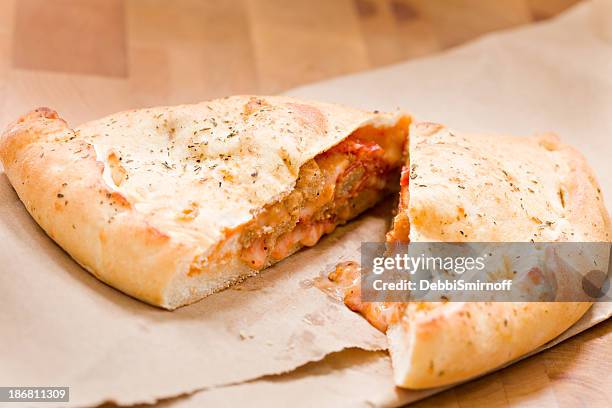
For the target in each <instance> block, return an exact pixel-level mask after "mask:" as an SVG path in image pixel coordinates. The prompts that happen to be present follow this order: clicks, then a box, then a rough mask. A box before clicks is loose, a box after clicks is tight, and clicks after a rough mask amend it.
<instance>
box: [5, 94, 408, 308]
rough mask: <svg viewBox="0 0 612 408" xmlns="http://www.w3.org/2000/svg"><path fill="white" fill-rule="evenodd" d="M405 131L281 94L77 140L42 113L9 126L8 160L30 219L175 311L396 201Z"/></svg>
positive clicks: (402, 124) (144, 118) (113, 277)
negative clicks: (387, 200)
mask: <svg viewBox="0 0 612 408" xmlns="http://www.w3.org/2000/svg"><path fill="white" fill-rule="evenodd" d="M410 121H411V119H410V117H409V116H408V115H405V114H399V113H398V114H382V113H378V112H374V113H370V112H364V111H360V110H355V109H350V108H346V107H342V106H338V105H332V104H326V103H317V102H304V101H299V100H295V99H292V98H287V97H276V96H274V97H259V96H235V97H229V98H224V99H217V100H213V101H209V102H203V103H199V104H194V105H181V106H174V107H158V108H149V109H140V110H131V111H126V112H121V113H117V114H114V115H110V116H108V117H105V118H103V119H100V120H95V121H92V122H89V123H86V124H84V125H82V126H79V127H77V128H71V127H69V126H68V124H67V123H66V121H64V120H63V119H62V118H60V117H59V116H58V114H57V113H56V112H54V111H52V110H50V109H47V108H40V109H37V110H35V111H33V112H31V113H29V114H27V115H25V116H23V117H21V118H20V119H19V120H17V121H16V122H15V123H13V124H12V125H10V126H9V128H8V129H7V130H6V132H5V133H4V134H3V135H2V137H1V139H0V159H1V161H2V163H3V165H4V169H5V172H6V174H7V176H8V178H9V180H10V182H11V184H12V185H13V187H14V188H15V190H16V192H17V194H18V195H19V197H20V199H21V201H22V202H23V203H24V205H25V207H26V209H27V210H28V211H29V213H30V214H31V215H32V217H33V218H34V219H35V220H36V222H37V223H38V224H39V225H40V226H41V227H42V228H43V229H44V230H45V232H46V233H47V234H48V235H49V236H50V237H51V238H52V239H54V240H55V241H56V242H57V243H58V244H59V245H60V246H61V247H62V248H64V249H65V250H66V252H68V253H69V254H70V255H71V256H72V257H73V258H74V259H75V260H76V261H77V262H78V263H79V264H81V265H82V266H83V267H84V268H85V269H87V270H88V271H89V272H91V273H92V274H93V275H95V276H96V277H97V278H99V279H100V280H102V281H104V282H106V283H108V284H109V285H111V286H113V287H115V288H117V289H119V290H121V291H123V292H125V293H127V294H129V295H131V296H133V297H136V298H138V299H141V300H143V301H145V302H148V303H150V304H153V305H157V306H161V307H164V308H167V309H174V308H177V307H179V306H183V305H186V304H189V303H192V302H195V301H197V300H199V299H201V298H203V297H205V296H207V295H209V294H211V293H213V292H215V291H218V290H221V289H224V288H226V287H228V286H229V285H231V284H233V283H235V282H238V281H240V280H242V279H244V278H245V277H247V276H250V275H253V274H255V273H257V272H258V271H259V270H261V269H263V268H265V267H267V266H269V265H271V264H273V263H275V262H277V261H279V260H281V259H283V258H285V257H287V256H289V255H290V254H291V253H293V252H295V251H296V250H298V249H299V248H300V247H302V246H312V245H314V244H315V243H316V242H317V241H318V240H319V239H320V237H321V236H322V235H323V234H326V233H329V232H331V231H332V230H334V228H335V227H336V226H337V225H340V224H343V223H345V222H347V221H348V220H350V219H351V218H353V217H355V216H357V215H358V214H359V213H361V212H363V211H364V210H366V209H367V208H370V207H372V206H373V205H374V204H376V203H377V202H378V201H379V200H380V199H381V198H382V197H384V196H385V195H386V194H388V193H389V192H391V191H394V190H395V191H397V185H398V180H399V172H400V168H401V166H402V164H403V162H404V151H405V143H406V140H407V132H408V128H409V124H410Z"/></svg>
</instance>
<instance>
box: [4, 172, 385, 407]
mask: <svg viewBox="0 0 612 408" xmlns="http://www.w3.org/2000/svg"><path fill="white" fill-rule="evenodd" d="M389 209H390V207H389V206H388V205H387V207H386V211H381V210H380V209H379V210H378V211H373V212H370V213H368V215H367V216H365V217H363V218H362V219H360V220H359V221H358V222H356V223H353V224H350V225H348V226H346V227H342V228H340V229H339V230H337V231H336V232H335V233H334V234H332V235H331V236H329V237H327V238H326V239H324V240H323V241H321V242H320V244H319V245H317V246H316V247H315V248H312V249H309V250H305V251H301V252H300V253H298V254H296V255H294V256H292V257H291V258H290V259H287V261H286V262H281V263H279V264H277V265H276V266H275V267H273V268H270V269H268V270H266V272H265V273H262V274H260V275H259V276H257V277H254V278H251V279H248V280H247V281H245V282H244V283H243V284H241V285H238V286H236V287H234V288H232V289H229V290H226V291H224V292H221V293H219V294H216V295H214V296H209V297H208V298H206V299H204V300H203V301H201V302H199V303H197V304H195V305H191V306H188V307H185V308H182V309H179V310H176V311H174V312H168V311H164V310H161V309H157V308H154V307H152V306H148V305H146V304H144V303H141V302H139V301H137V300H134V299H132V298H129V297H128V296H126V295H123V294H122V293H120V292H118V291H116V290H114V289H113V288H111V287H109V286H106V285H104V284H103V283H101V282H99V281H98V280H96V279H95V278H94V277H92V276H91V275H89V273H87V272H85V271H84V270H83V269H81V268H80V267H79V266H78V265H77V264H76V263H75V262H74V261H73V260H72V259H71V258H70V257H69V256H68V255H67V254H66V253H65V252H63V251H62V250H61V249H60V248H59V247H58V246H57V245H55V243H54V242H53V241H52V240H51V239H50V238H48V237H47V236H46V235H45V234H44V232H43V231H42V230H41V229H40V228H39V227H38V226H37V224H36V223H35V222H34V221H33V220H32V219H31V218H30V216H29V215H28V213H27V212H26V210H25V209H24V207H23V206H22V204H21V202H20V201H19V199H18V197H17V195H16V194H15V192H14V191H13V189H12V187H11V186H10V184H9V183H8V180H7V178H6V176H5V175H4V174H3V173H0V268H1V273H0V311H1V313H0V330H1V332H0V333H1V334H0V362H1V363H0V384H7V385H20V386H51V385H55V386H69V387H71V389H70V402H71V405H74V406H85V405H96V404H99V403H102V402H104V401H107V400H108V401H114V402H117V403H119V404H133V403H137V402H154V401H155V400H156V399H158V398H162V397H170V396H175V395H179V394H183V393H188V392H192V391H194V390H196V389H201V388H205V387H214V386H220V385H223V384H233V383H238V382H241V381H245V380H251V379H254V378H257V377H261V376H263V375H268V374H275V373H282V372H287V371H290V370H293V369H294V368H296V367H298V366H301V365H303V364H305V363H307V362H309V361H316V360H320V359H322V358H323V357H324V356H325V355H326V354H328V353H331V352H334V351H339V350H342V349H343V348H345V347H360V348H363V349H367V350H380V349H384V348H385V347H386V339H385V337H384V336H383V335H382V334H381V333H379V332H378V331H377V330H375V329H373V328H372V327H371V326H370V325H369V324H368V323H367V322H365V321H364V320H363V319H361V318H360V317H359V316H357V315H355V314H354V313H352V312H350V311H348V309H346V308H345V307H344V305H342V304H340V303H339V302H337V301H331V300H330V299H328V297H327V295H326V294H325V293H323V292H321V291H320V290H319V289H317V288H316V287H313V285H312V278H315V277H317V276H319V275H321V274H322V273H324V272H325V271H329V270H331V268H332V267H333V265H335V264H336V263H337V262H338V261H340V260H342V259H347V257H348V258H352V259H354V258H355V257H357V256H358V249H359V243H360V242H361V241H364V240H372V239H375V240H380V239H383V236H384V232H385V230H386V229H387V228H388V219H389V216H388V212H389V211H388V210H389ZM382 210H385V208H382ZM58 405H62V406H63V405H65V404H58ZM45 406H47V403H46V404H45ZM48 406H53V404H48Z"/></svg>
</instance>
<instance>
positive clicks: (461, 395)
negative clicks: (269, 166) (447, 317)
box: [0, 0, 612, 407]
mask: <svg viewBox="0 0 612 408" xmlns="http://www.w3.org/2000/svg"><path fill="white" fill-rule="evenodd" d="M574 3H576V0H504V1H496V0H291V1H287V0H235V1H198V0H173V1H169V0H0V126H2V127H4V126H5V125H6V124H7V123H8V122H9V121H11V120H13V119H15V118H16V117H17V116H18V115H19V114H21V113H24V112H26V111H28V110H30V109H31V108H33V107H36V106H51V107H53V108H54V109H57V110H58V111H59V112H60V113H61V114H62V115H63V116H64V117H66V118H67V119H68V120H69V121H70V122H72V123H79V122H82V121H85V120H89V119H93V118H96V117H99V116H101V115H105V114H108V113H112V112H115V111H118V110H122V109H128V108H133V107H141V106H152V105H160V104H178V103H188V102H195V101H200V100H205V99H210V98H214V97H218V96H225V95H229V94H240V93H262V94H272V93H277V92H281V91H283V90H285V89H287V88H290V87H293V86H296V85H301V84H304V83H308V82H312V81H317V80H321V79H325V78H329V77H333V76H337V75H342V74H347V73H352V72H357V71H362V70H366V69H370V68H374V67H378V66H382V65H386V64H391V63H394V62H398V61H403V60H407V59H410V58H414V57H418V56H423V55H428V54H432V53H436V52H438V51H440V50H443V49H445V48H448V47H452V46H456V45H458V44H461V43H464V42H466V41H468V40H470V39H473V38H475V37H477V36H480V35H482V34H484V33H487V32H490V31H494V30H499V29H505V28H509V27H515V26H518V25H521V24H528V23H531V22H533V21H538V20H542V19H546V18H549V17H551V16H554V15H556V14H558V13H559V12H561V11H563V10H564V9H566V8H567V7H569V6H571V5H572V4H574ZM415 406H418V407H438V406H442V407H498V406H499V407H506V406H513V407H514V406H520V407H576V406H585V407H610V406H612V323H610V321H608V322H604V323H602V324H599V325H598V326H596V327H594V328H592V329H590V330H588V331H587V332H585V333H583V334H581V335H578V336H576V337H574V338H572V339H571V340H569V341H566V342H565V343H562V344H561V345H559V346H556V347H554V348H553V349H551V350H548V351H546V352H543V353H541V354H539V355H537V356H534V357H532V358H529V359H527V360H525V361H523V362H520V363H518V364H516V365H513V366H511V367H509V368H506V369H504V370H502V371H499V372H497V373H494V374H491V375H488V376H486V377H484V378H483V379H481V380H477V381H473V382H471V383H468V384H465V385H463V386H460V387H457V388H455V389H452V390H449V391H447V392H444V393H442V394H440V395H438V396H435V397H432V398H429V399H427V400H425V401H422V402H420V403H418V404H416V405H415Z"/></svg>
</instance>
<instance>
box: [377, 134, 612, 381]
mask: <svg viewBox="0 0 612 408" xmlns="http://www.w3.org/2000/svg"><path fill="white" fill-rule="evenodd" d="M410 139H411V140H410V160H411V168H410V172H411V173H410V180H409V186H406V187H404V189H405V190H409V194H408V195H407V196H408V197H409V203H407V206H404V207H403V208H400V211H403V214H400V215H399V216H400V217H404V218H406V219H407V221H406V222H408V223H409V225H410V241H411V242H419V241H447V242H470V241H471V242H529V241H536V242H537V241H543V242H552V241H555V242H556V241H560V242H563V241H573V242H610V219H609V215H608V212H607V211H606V209H605V206H604V205H603V199H602V194H601V190H600V189H599V186H598V184H597V182H596V180H595V177H594V176H593V173H592V171H591V170H590V168H589V167H588V165H587V164H586V161H585V160H584V158H583V157H582V156H581V155H580V154H579V153H578V152H576V151H575V150H574V149H572V148H571V147H568V146H566V145H563V144H561V143H560V142H559V140H558V138H557V137H556V136H554V135H542V136H539V137H536V138H531V139H527V138H518V137H510V136H488V135H472V134H463V133H459V132H454V131H451V130H449V129H447V128H445V127H444V126H442V125H438V124H432V123H420V124H416V125H413V127H412V128H411V132H410ZM395 235H397V234H393V233H392V234H390V237H392V238H393V237H394V236H395ZM565 289H566V290H567V289H570V290H571V288H565ZM590 305H591V303H587V302H581V303H579V302H573V303H572V302H567V303H563V302H557V303H537V302H532V303H502V302H497V303H483V302H472V303H461V302H449V303H437V304H436V303H411V304H409V305H408V307H407V308H406V310H405V312H404V314H403V316H402V318H401V319H400V320H399V321H398V322H397V323H396V324H392V325H391V326H390V327H389V330H388V331H387V334H388V337H389V347H390V353H391V357H392V361H393V365H394V375H395V381H396V384H397V385H398V386H401V387H407V388H426V387H435V386H440V385H445V384H450V383H454V382H458V381H463V380H466V379H468V378H471V377H473V376H476V375H479V374H482V373H484V372H487V371H489V370H492V369H494V368H496V367H499V366H500V365H502V364H504V363H507V362H508V361H510V360H513V359H515V358H517V357H519V356H521V355H524V354H526V353H528V352H529V351H531V350H533V349H535V348H537V347H539V346H541V345H542V344H544V343H546V342H547V341H549V340H551V339H553V338H554V337H556V336H558V335H559V334H561V333H562V332H563V331H565V330H566V329H567V328H568V327H570V326H571V325H572V324H573V323H575V322H576V321H577V320H578V319H579V318H580V317H581V316H582V315H583V314H584V313H585V312H586V311H587V310H588V308H589V307H590Z"/></svg>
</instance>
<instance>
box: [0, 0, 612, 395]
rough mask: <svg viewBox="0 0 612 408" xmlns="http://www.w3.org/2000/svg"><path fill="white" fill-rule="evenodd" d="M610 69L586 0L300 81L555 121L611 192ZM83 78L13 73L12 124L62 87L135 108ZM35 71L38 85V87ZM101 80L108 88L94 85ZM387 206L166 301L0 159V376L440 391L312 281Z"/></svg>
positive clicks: (520, 129)
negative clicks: (60, 218) (190, 296)
mask: <svg viewBox="0 0 612 408" xmlns="http://www.w3.org/2000/svg"><path fill="white" fill-rule="evenodd" d="M610 72H612V48H611V47H610V46H609V45H606V44H605V43H604V42H603V41H600V40H599V39H598V38H597V37H596V35H595V34H594V33H592V32H591V30H590V27H589V25H588V4H585V5H583V6H580V7H578V8H575V9H573V10H572V11H570V12H569V13H568V14H566V15H564V16H562V17H561V18H560V19H557V20H555V21H554V22H551V23H545V24H541V25H537V26H531V27H527V28H523V29H519V30H516V31H512V32H507V33H502V34H494V35H491V36H487V37H485V38H483V39H482V40H479V41H477V42H475V43H472V44H471V45H468V46H466V47H462V48H458V49H456V50H453V51H451V52H448V53H444V54H442V55H440V56H437V57H433V58H428V59H423V60H419V61H414V62H409V63H405V64H400V65H397V66H393V67H389V68H386V69H383V70H377V71H372V72H369V73H365V74H360V75H356V76H350V77H345V78H340V79H337V80H333V81H329V82H325V83H320V84H316V85H312V86H308V87H303V88H300V89H296V90H293V91H291V92H289V94H292V95H295V96H300V97H306V98H312V99H321V100H329V101H335V102H341V103H346V104H349V105H354V106H361V107H365V108H369V109H387V110H392V109H395V108H400V107H401V108H402V109H404V110H407V111H409V112H412V113H414V114H415V115H416V116H417V118H418V119H421V120H433V121H438V122H443V123H446V124H449V125H451V126H455V127H457V128H461V129H465V130H469V131H480V130H482V131H494V132H507V133H517V134H531V133H534V132H537V131H546V130H554V131H556V132H558V133H559V134H561V136H562V138H563V139H564V140H565V141H567V142H569V143H572V144H574V145H576V146H577V147H578V148H579V149H581V150H582V151H583V153H585V155H586V156H587V158H588V159H589V161H590V163H591V164H592V165H593V167H594V168H595V170H596V172H597V174H598V176H599V180H600V182H601V184H602V187H603V190H604V194H606V198H607V202H608V203H610V202H612V200H611V196H610V194H611V193H612V192H611V191H610V190H611V185H610V182H611V178H612V176H611V175H610V173H611V172H610V164H609V158H608V154H609V153H610V151H611V150H612V149H611V148H612V141H611V135H612V122H611V121H610V120H609V118H610V117H612V92H611V91H612V76H611V75H610ZM49 80H53V81H60V82H61V83H65V85H66V89H67V90H66V91H65V92H66V93H65V94H63V95H59V96H58V95H57V94H56V93H54V92H53V91H52V90H51V91H49V92H47V91H46V89H47V88H48V87H46V86H44V84H45V81H49ZM62 81H63V82H62ZM74 82H75V80H74V79H72V78H71V79H69V80H68V79H64V78H63V77H62V76H61V75H57V74H49V78H46V77H45V78H42V77H41V76H40V75H39V74H36V77H33V76H32V75H31V74H29V73H27V72H19V73H16V74H14V77H13V78H11V81H9V82H8V83H7V85H6V87H5V90H4V91H3V92H5V98H4V105H3V109H2V112H1V114H0V117H2V119H3V123H2V124H4V123H6V121H7V120H11V119H14V118H15V117H16V116H17V115H18V114H19V113H22V112H24V111H27V110H28V109H30V108H32V107H33V106H34V105H39V104H43V105H45V104H47V105H50V106H54V107H56V105H55V104H54V103H52V102H55V101H57V102H58V103H59V104H61V105H62V106H58V107H57V108H58V109H60V110H61V111H62V114H63V115H66V117H68V118H69V119H72V118H82V119H90V118H93V117H95V116H99V115H101V114H102V113H110V112H112V111H114V110H119V109H123V108H127V107H134V106H115V105H112V106H110V105H109V103H110V102H108V101H109V100H111V99H112V98H105V97H104V92H106V93H108V92H110V90H113V89H116V88H115V85H114V84H113V83H110V82H109V83H108V84H106V82H104V80H101V79H96V78H87V79H84V80H83V81H80V82H79V86H77V87H75V85H74ZM103 82H104V84H106V85H107V86H106V87H105V86H100V85H101V84H103ZM104 84H103V85H104ZM94 85H95V86H94ZM34 86H36V87H37V89H38V88H40V92H38V93H36V96H35V97H32V96H31V95H32V93H29V92H28V89H29V88H31V87H34ZM92 87H94V88H95V89H100V90H101V91H102V94H99V93H94V92H91V93H90V92H87V91H86V90H87V89H90V88H92ZM92 89H93V88H92ZM45 92H47V94H46V93H45ZM66 95H68V96H70V97H69V98H67V97H66ZM60 96H61V98H60ZM96 98H98V99H100V100H99V101H98V99H96ZM127 98H129V93H126V101H127ZM70 100H75V101H77V102H78V103H73V104H72V105H71V104H70ZM127 103H128V102H125V104H126V105H127ZM102 111H103V112H102ZM389 205H390V204H389V203H387V206H386V207H385V206H384V205H383V206H382V207H381V208H378V209H376V210H374V211H372V212H369V213H368V214H366V215H365V216H364V217H361V218H360V219H359V220H358V221H356V222H354V223H352V224H350V225H349V226H346V227H343V228H341V229H339V230H338V231H337V232H336V233H334V234H332V236H330V237H327V238H325V239H324V240H323V241H321V243H320V244H319V245H317V246H316V247H315V248H312V249H308V250H306V251H302V252H300V253H298V254H296V255H294V256H292V257H291V258H290V259H288V260H286V261H284V262H281V263H280V264H278V265H277V266H275V267H273V268H271V269H269V270H267V271H265V272H264V273H262V274H261V275H260V276H259V277H256V278H252V279H250V280H247V281H246V282H245V283H244V284H242V285H240V286H238V287H236V288H235V289H231V290H227V291H225V292H222V293H220V294H217V295H215V296H212V297H209V298H207V299H205V300H204V301H202V302H200V303H198V304H196V305H192V306H189V307H186V308H183V309H180V310H178V311H175V312H166V311H162V310H158V309H155V308H153V307H150V306H147V305H144V304H142V303H140V302H138V301H136V300H133V299H131V298H129V297H127V296H125V295H123V294H121V293H119V292H117V291H115V290H114V289H112V288H110V287H108V286H106V285H104V284H102V283H100V282H99V281H97V280H96V279H95V278H93V277H92V276H90V275H89V274H88V273H86V272H85V271H84V270H82V269H81V268H80V267H79V266H78V265H77V264H76V263H74V262H73V261H72V260H71V259H70V258H69V257H68V256H67V255H66V254H65V253H64V252H63V251H62V250H61V249H60V248H59V247H57V246H56V245H55V244H54V243H53V242H52V241H51V240H50V239H49V238H48V237H47V236H46V235H45V234H44V233H43V232H42V230H41V229H40V228H38V226H37V225H36V223H35V222H34V221H33V220H31V218H30V217H29V216H28V214H27V213H26V211H25V210H24V208H23V206H22V205H21V204H20V202H19V201H18V199H17V197H16V195H15V193H14V191H13V190H12V188H11V187H10V185H9V184H8V181H7V179H6V177H5V176H4V174H2V173H0V384H2V385H4V384H7V385H32V386H34V385H40V386H43V385H44V386H49V385H56V386H70V387H71V390H70V397H71V403H70V405H72V406H91V405H95V404H98V403H101V402H103V401H107V400H110V401H115V402H118V403H120V404H131V403H138V402H153V401H155V400H158V399H166V400H164V401H163V402H162V404H163V405H165V406H173V407H174V406H198V407H199V406H203V405H204V404H206V403H209V404H210V405H213V406H215V405H226V406H235V405H238V404H244V405H259V406H261V405H265V406H279V405H287V404H288V403H291V404H292V405H296V406H299V405H303V406H312V405H317V406H325V405H334V406H338V405H344V406H358V405H371V404H374V405H383V406H384V405H398V404H402V403H406V402H410V401H414V400H416V399H419V398H422V397H424V396H425V395H428V394H429V393H432V392H435V391H436V390H432V391H427V392H413V391H405V390H399V389H397V388H395V387H393V384H392V381H391V376H390V363H389V359H388V357H387V355H386V354H385V353H384V352H380V351H378V352H376V351H364V350H379V349H382V348H384V347H385V339H384V337H383V336H382V335H380V334H379V333H378V332H377V331H375V330H374V329H373V328H371V327H370V326H369V325H368V324H367V323H365V322H364V321H363V320H362V319H361V318H360V317H358V316H357V315H355V314H353V313H351V312H349V311H347V310H346V308H344V307H343V306H342V305H340V304H338V303H337V302H335V301H334V300H332V299H330V298H328V297H327V296H326V295H325V294H323V293H322V292H320V291H318V290H317V289H316V288H313V287H311V285H310V282H311V279H312V278H313V277H316V276H317V275H319V274H321V273H323V272H327V271H329V270H330V269H331V267H332V266H333V265H334V264H335V263H336V262H337V261H339V260H341V259H356V258H357V257H358V246H359V243H360V242H361V241H363V240H368V241H373V240H381V239H383V237H384V233H385V231H386V229H387V228H388V224H387V222H388V219H389V214H388V210H389ZM611 313H612V306H611V305H610V304H599V305H596V306H595V307H594V308H593V309H592V310H591V312H589V314H587V315H586V316H585V317H584V318H583V319H582V320H581V321H580V322H578V323H577V324H576V325H574V326H573V327H572V328H571V329H570V330H569V331H568V332H566V333H565V334H564V335H562V336H561V337H560V339H564V338H566V337H568V336H570V335H573V334H575V333H577V332H579V331H582V330H584V329H586V328H588V327H590V326H592V325H594V324H595V323H597V322H599V321H601V320H604V319H605V318H607V317H609V316H610V314H611ZM556 341H559V339H557V340H556ZM343 350H344V351H343ZM330 353H331V354H330ZM326 355H327V356H328V357H327V358H325V356H326ZM319 360H321V361H319ZM297 367H299V368H297ZM296 368H297V369H296ZM282 373H287V374H282ZM196 390H202V391H199V392H196V393H194V394H192V395H191V396H182V397H179V398H175V399H167V398H170V397H173V396H176V395H180V394H188V393H192V392H193V391H196ZM61 405H62V406H64V405H65V404H61ZM45 406H49V407H51V406H54V405H53V404H45Z"/></svg>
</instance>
